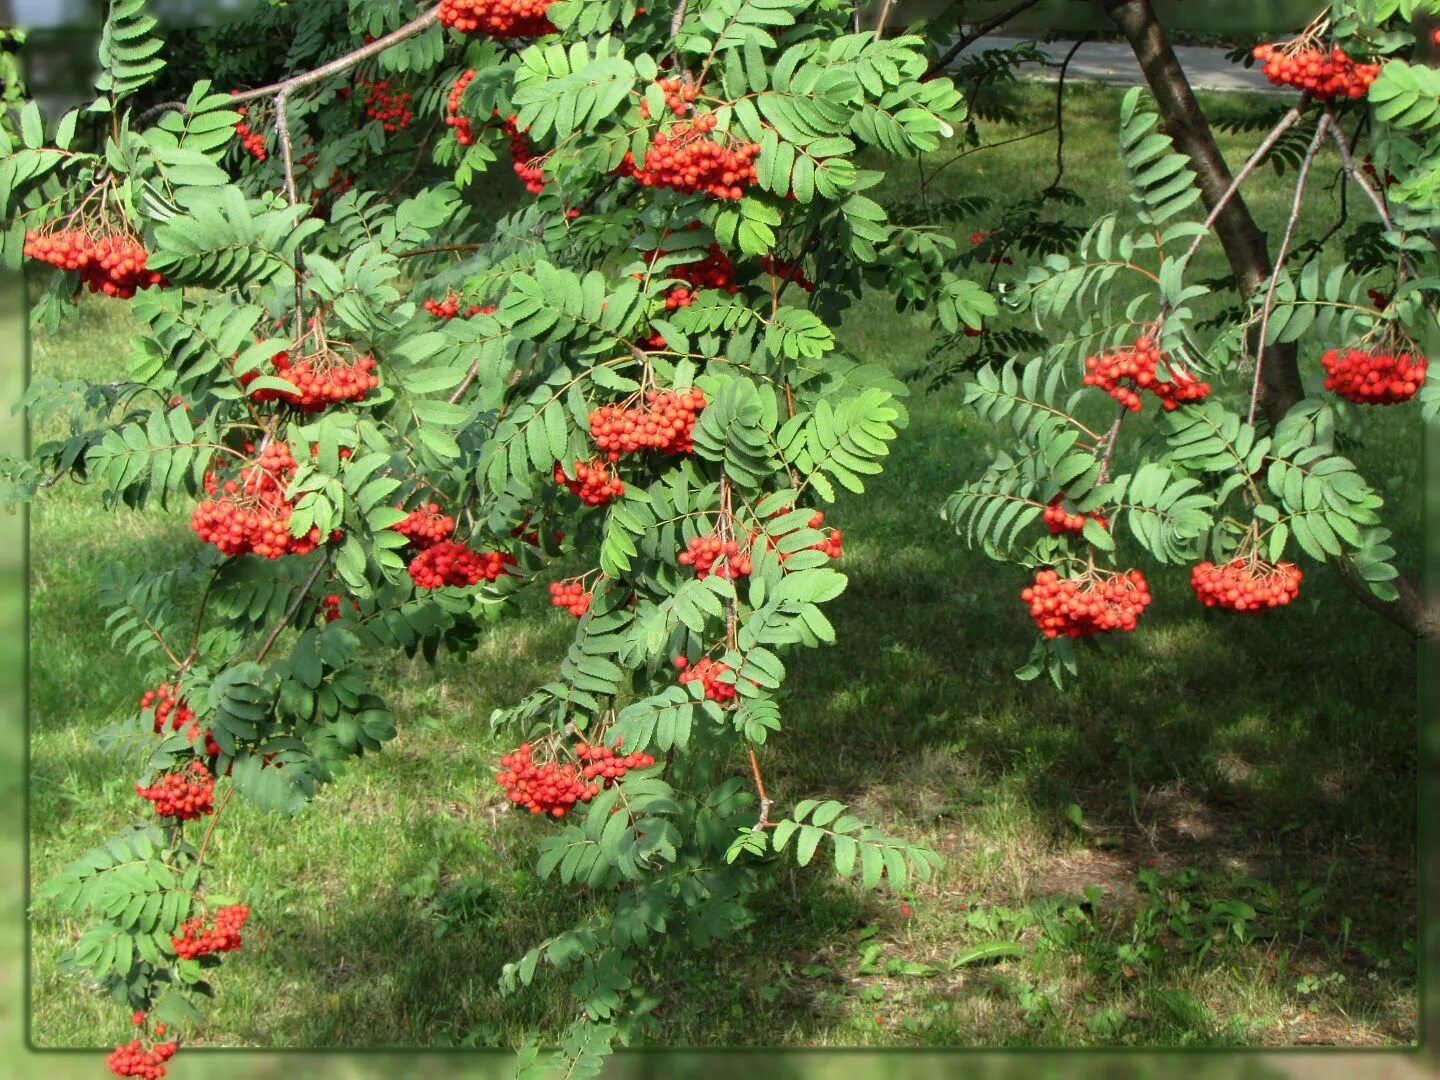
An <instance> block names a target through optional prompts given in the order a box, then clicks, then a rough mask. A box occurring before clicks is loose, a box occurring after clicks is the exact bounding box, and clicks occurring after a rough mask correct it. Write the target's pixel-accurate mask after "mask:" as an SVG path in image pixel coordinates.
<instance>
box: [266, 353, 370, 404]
mask: <svg viewBox="0 0 1440 1080" xmlns="http://www.w3.org/2000/svg"><path fill="white" fill-rule="evenodd" d="M270 362H271V363H272V364H273V365H274V367H275V374H277V375H279V376H280V377H281V378H282V379H286V380H288V381H289V382H292V383H294V384H295V387H296V389H297V390H299V393H298V394H296V393H291V392H290V391H289V390H256V391H255V393H254V394H252V395H251V397H253V398H254V399H255V400H256V401H284V402H285V403H286V404H288V405H293V406H294V407H295V408H297V409H299V410H300V411H301V412H320V411H321V410H322V409H324V408H325V407H326V406H329V405H336V404H339V403H340V402H343V401H360V400H362V399H363V398H364V397H365V395H366V394H368V393H369V392H370V391H371V390H373V389H375V387H377V386H379V385H380V376H378V375H376V374H375V373H374V372H375V366H376V365H375V358H374V357H373V356H358V357H356V358H355V359H354V360H351V361H349V362H346V361H344V360H341V359H340V358H339V357H338V356H336V355H335V354H334V353H329V352H326V353H323V354H321V355H319V356H315V357H307V358H305V359H302V360H301V361H299V363H295V362H292V361H291V359H290V354H289V353H288V352H279V353H276V354H275V355H274V356H273V357H271V359H270ZM257 375H258V373H257V372H254V371H247V372H246V373H245V374H243V375H241V376H240V382H241V383H242V384H243V385H246V386H248V385H249V384H250V383H251V382H253V381H254V380H255V378H256V377H257Z"/></svg>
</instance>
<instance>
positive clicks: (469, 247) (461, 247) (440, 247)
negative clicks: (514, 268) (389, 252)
mask: <svg viewBox="0 0 1440 1080" xmlns="http://www.w3.org/2000/svg"><path fill="white" fill-rule="evenodd" d="M484 246H485V245H484V244H436V245H434V246H433V247H418V248H411V249H410V250H409V251H401V252H399V253H397V254H396V256H395V257H396V258H398V259H413V258H415V256H417V255H438V254H440V253H441V252H443V251H479V250H480V249H481V248H483V247H484Z"/></svg>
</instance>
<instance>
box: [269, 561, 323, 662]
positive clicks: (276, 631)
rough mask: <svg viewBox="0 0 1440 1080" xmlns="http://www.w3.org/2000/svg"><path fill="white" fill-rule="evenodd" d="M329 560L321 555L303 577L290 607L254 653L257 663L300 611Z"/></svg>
mask: <svg viewBox="0 0 1440 1080" xmlns="http://www.w3.org/2000/svg"><path fill="white" fill-rule="evenodd" d="M329 562H330V560H329V559H328V558H325V557H323V556H322V557H321V558H320V560H319V561H318V562H317V563H316V564H315V569H314V570H311V571H310V576H309V577H308V578H306V579H305V584H304V585H302V586H300V591H299V592H298V593H296V595H295V599H294V600H293V601H291V603H290V607H289V608H288V609H287V610H286V612H285V614H284V615H282V616H281V617H280V621H279V622H277V623H276V624H275V626H274V627H273V628H272V629H271V631H270V635H269V636H268V637H267V638H266V639H265V643H264V644H263V645H261V646H260V651H259V652H258V653H256V655H255V662H256V663H257V664H261V663H264V662H265V657H266V656H267V655H268V654H269V652H270V649H271V648H272V647H273V646H274V644H275V642H276V640H277V639H278V638H279V637H280V632H281V631H282V630H284V629H285V627H287V626H289V625H290V622H291V620H293V619H294V618H295V616H296V614H297V613H298V612H299V611H300V608H301V606H302V605H303V604H304V603H305V600H306V598H307V597H308V596H309V595H310V590H311V588H312V587H313V586H314V585H315V582H316V581H318V580H319V578H320V573H321V571H323V570H324V569H325V567H326V566H327V565H329Z"/></svg>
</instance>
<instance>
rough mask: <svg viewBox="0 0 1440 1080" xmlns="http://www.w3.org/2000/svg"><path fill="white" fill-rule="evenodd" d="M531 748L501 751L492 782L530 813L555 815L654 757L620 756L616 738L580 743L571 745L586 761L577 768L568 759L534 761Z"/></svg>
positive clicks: (565, 810)
mask: <svg viewBox="0 0 1440 1080" xmlns="http://www.w3.org/2000/svg"><path fill="white" fill-rule="evenodd" d="M533 750H534V747H533V746H532V745H531V744H530V743H528V742H526V743H521V744H520V745H519V746H518V747H517V748H516V749H515V750H513V751H511V752H510V753H508V754H506V755H504V756H503V757H502V758H501V759H500V769H501V771H500V773H499V775H498V776H496V777H495V779H496V782H497V783H499V785H500V786H501V787H502V788H504V789H505V794H506V796H507V797H508V798H509V799H510V801H511V802H513V803H515V804H517V805H519V806H523V807H525V809H527V810H529V811H530V813H532V814H548V815H549V816H551V817H556V818H560V817H564V816H565V815H566V814H567V813H568V812H569V810H570V808H571V807H572V806H574V805H575V804H576V803H577V802H589V801H590V800H591V799H593V798H594V797H595V796H596V795H599V794H600V792H601V790H602V789H603V788H607V787H610V786H611V785H612V784H614V783H615V782H616V781H617V780H619V779H621V778H622V777H623V776H624V775H625V774H626V772H628V771H629V770H630V769H640V768H644V767H645V766H647V765H654V764H655V759H654V758H653V757H651V756H650V755H649V754H645V753H634V754H625V755H623V756H621V755H620V753H619V750H620V744H619V743H618V742H617V743H616V744H615V746H614V747H613V748H611V747H608V746H589V745H587V744H585V743H581V744H580V745H578V746H577V747H576V748H575V756H576V757H577V758H579V759H580V761H581V762H585V763H586V764H584V765H583V766H581V767H579V768H577V767H576V766H575V765H574V764H572V763H570V762H566V763H564V764H561V763H559V762H556V761H542V762H540V763H539V764H536V763H535V762H534V761H533V760H532V759H531V756H530V755H531V753H532V751H533ZM597 780H598V781H599V782H598V783H597V782H596V781H597Z"/></svg>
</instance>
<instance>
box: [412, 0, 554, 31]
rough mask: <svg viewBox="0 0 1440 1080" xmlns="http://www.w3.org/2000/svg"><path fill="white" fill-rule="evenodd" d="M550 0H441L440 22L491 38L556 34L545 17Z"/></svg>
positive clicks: (443, 24)
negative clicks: (478, 32)
mask: <svg viewBox="0 0 1440 1080" xmlns="http://www.w3.org/2000/svg"><path fill="white" fill-rule="evenodd" d="M549 7H550V0H440V25H441V26H448V27H451V28H452V29H455V30H459V31H460V32H461V33H462V34H473V33H474V32H475V31H477V30H478V31H480V32H481V33H483V34H489V35H490V36H491V37H509V38H522V37H541V36H542V35H544V34H553V33H555V26H554V24H553V23H551V22H550V20H549V19H547V18H546V17H545V12H546V10H547V9H548V8H549Z"/></svg>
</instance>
